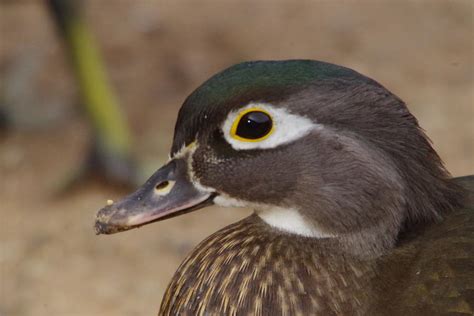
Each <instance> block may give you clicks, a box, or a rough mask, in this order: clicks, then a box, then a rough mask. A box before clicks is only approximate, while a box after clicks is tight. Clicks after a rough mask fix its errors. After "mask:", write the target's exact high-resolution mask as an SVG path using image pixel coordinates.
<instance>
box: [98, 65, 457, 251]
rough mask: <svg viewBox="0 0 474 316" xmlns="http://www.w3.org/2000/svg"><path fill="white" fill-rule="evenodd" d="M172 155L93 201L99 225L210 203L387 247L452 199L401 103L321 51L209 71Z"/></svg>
mask: <svg viewBox="0 0 474 316" xmlns="http://www.w3.org/2000/svg"><path fill="white" fill-rule="evenodd" d="M170 157H171V158H170V161H169V162H168V163H167V164H166V165H165V166H164V167H162V168H161V169H159V170H158V171H157V172H156V173H155V174H154V175H152V176H151V178H150V179H149V180H148V181H147V182H146V183H145V184H144V185H143V186H142V187H141V188H139V189H138V191H136V192H135V193H133V194H131V195H130V196H128V197H126V198H124V199H123V200H122V201H119V202H117V203H114V204H112V205H108V206H106V207H105V208H103V209H102V210H100V211H99V213H98V215H97V221H96V231H97V232H98V233H106V234H108V233H114V232H118V231H123V230H127V229H130V228H134V227H138V226H141V225H144V224H147V223H150V222H153V221H157V220H161V219H165V218H168V217H171V216H176V215H179V214H182V213H185V212H189V211H192V210H195V209H198V208H201V207H203V206H206V205H210V204H213V203H214V204H219V205H223V206H244V207H251V208H253V209H254V210H255V212H256V213H257V215H259V216H260V218H261V219H262V220H263V221H265V222H266V223H268V224H269V225H270V226H272V227H274V228H275V229H278V230H280V231H282V233H289V234H296V235H300V236H304V237H311V238H342V239H347V240H349V241H354V240H363V241H364V243H365V244H367V243H369V244H370V245H371V248H374V249H386V248H387V247H390V246H391V245H393V243H394V242H395V240H396V237H397V235H398V233H399V232H400V231H401V230H402V228H403V227H405V226H406V225H410V224H411V223H417V222H420V221H432V220H436V219H439V218H441V217H442V215H443V212H444V211H447V210H450V209H452V208H453V207H454V206H455V205H456V203H457V201H458V200H459V194H458V193H457V192H459V191H458V188H457V187H455V186H454V184H452V182H451V181H450V180H449V174H448V173H447V171H446V170H445V169H444V167H443V165H442V163H441V161H440V158H439V157H438V155H437V154H436V152H435V151H434V150H433V149H432V147H431V145H430V143H429V141H428V140H427V138H426V136H425V134H424V133H423V131H422V130H421V129H420V127H419V126H418V123H417V120H416V119H415V118H414V117H413V116H412V115H411V114H410V112H409V111H408V109H407V107H406V105H405V104H404V103H403V101H401V100H400V99H399V98H398V97H396V96H395V95H393V94H392V93H390V92H389V91H388V90H387V89H385V88H384V87H383V86H381V85H380V84H379V83H377V82H375V81H374V80H372V79H369V78H367V77H365V76H363V75H361V74H359V73H357V72H355V71H353V70H351V69H348V68H344V67H341V66H337V65H333V64H329V63H324V62H319V61H310V60H289V61H256V62H246V63H241V64H237V65H235V66H232V67H230V68H228V69H226V70H224V71H222V72H221V73H218V74H217V75H215V76H213V77H212V78H210V79H209V80H208V81H206V82H205V83H204V84H203V85H201V86H200V87H198V88H197V89H196V90H195V91H194V92H193V93H192V94H191V95H190V96H189V97H188V98H187V99H186V100H185V102H184V104H183V106H182V107H181V109H180V111H179V115H178V120H177V123H176V127H175V135H174V141H173V145H172V149H171V155H170ZM354 245H356V246H357V245H359V243H352V244H351V247H352V246H354Z"/></svg>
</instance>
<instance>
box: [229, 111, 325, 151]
mask: <svg viewBox="0 0 474 316" xmlns="http://www.w3.org/2000/svg"><path fill="white" fill-rule="evenodd" d="M254 110H255V111H262V112H264V113H267V114H269V115H270V117H271V119H272V124H273V126H272V131H271V133H269V134H268V136H266V137H264V138H262V139H261V140H249V141H245V140H243V139H242V138H241V137H236V136H235V135H234V133H235V126H236V125H238V124H239V122H237V121H236V120H241V119H242V113H248V112H249V111H254ZM321 128H322V125H320V124H316V123H314V122H313V121H311V120H310V119H308V118H307V117H304V116H300V115H296V114H292V113H290V112H289V111H287V110H286V109H283V108H278V107H275V106H272V105H270V104H265V103H249V104H248V105H246V106H245V107H243V108H240V109H238V110H236V111H232V112H230V113H229V115H228V116H227V119H226V120H225V121H224V123H223V124H222V132H223V134H224V138H225V139H226V141H227V142H228V143H229V144H230V145H231V146H232V148H234V149H235V150H249V149H267V148H275V147H277V146H280V145H283V144H287V143H290V142H292V141H295V140H297V139H299V138H301V137H303V136H306V135H307V134H308V133H309V132H311V131H312V130H315V129H321Z"/></svg>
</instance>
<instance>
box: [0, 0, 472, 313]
mask: <svg viewBox="0 0 474 316" xmlns="http://www.w3.org/2000/svg"><path fill="white" fill-rule="evenodd" d="M198 3H199V4H198ZM473 8H474V7H473V2H472V1H470V0H466V1H450V2H446V1H425V2H408V1H392V2H388V1H357V2H355V1H354V2H349V1H332V2H330V1H327V2H326V1H325V2H323V1H320V2H318V1H312V2H307V1H294V2H291V1H260V2H254V1H248V2H242V1H228V2H222V1H217V0H215V1H199V2H196V1H191V0H186V1H185V0H181V1H174V2H166V3H165V2H159V1H151V0H150V1H146V0H142V1H125V0H121V1H114V2H108V1H87V2H86V15H87V19H88V22H90V26H91V29H92V30H93V31H94V33H95V34H96V37H97V39H98V42H99V43H100V47H101V50H102V52H103V54H104V58H105V61H106V64H107V67H108V71H109V73H110V77H111V81H112V83H113V85H114V87H116V90H117V92H118V95H119V97H120V100H121V102H122V104H123V106H124V108H125V110H126V112H127V114H128V115H129V118H130V123H131V126H132V130H133V133H134V136H135V138H136V143H135V152H136V154H137V157H139V158H140V159H141V160H143V161H145V162H150V164H151V165H152V166H153V168H155V167H158V166H159V165H160V162H162V161H163V160H164V159H165V158H166V154H167V150H168V148H169V145H170V141H171V136H172V129H173V124H174V120H175V117H176V113H177V110H178V108H179V105H180V103H181V102H182V100H183V99H184V98H185V96H186V95H187V94H189V92H190V91H191V90H192V89H193V88H194V87H195V86H196V85H197V84H199V83H200V82H202V81H203V80H204V79H206V78H207V77H208V76H210V75H211V74H212V73H214V72H216V71H217V70H219V69H222V68H223V67H225V66H227V65H230V64H233V63H235V62H238V61H241V60H248V59H287V58H312V59H320V60H326V61H331V62H335V63H338V64H343V65H346V66H349V67H351V68H354V69H356V70H358V71H360V72H362V73H365V74H367V75H369V76H370V77H372V78H375V79H377V80H378V81H379V82H381V83H382V84H384V85H385V86H386V87H388V88H389V89H390V90H392V91H393V92H395V93H396V94H397V95H398V96H400V97H401V98H402V99H404V100H405V101H406V102H407V103H408V104H409V106H410V109H411V110H412V111H413V112H414V114H415V115H416V116H417V117H418V118H419V120H420V124H421V125H422V126H423V127H424V128H425V129H426V130H427V133H428V135H430V137H431V138H432V140H433V142H434V145H435V148H436V149H437V150H438V152H439V153H440V155H441V157H442V158H443V159H444V160H445V162H446V164H447V166H448V168H449V169H450V170H451V171H452V173H453V174H454V175H463V174H467V173H474V165H473V163H472V162H473V161H474V124H472V122H473V119H474V103H473V101H474V91H473V83H474V80H473V74H474V72H473V70H474V63H473V56H474V55H473V51H474V50H473V48H474V42H473V39H474V34H473V29H474V23H473V20H474V18H473ZM0 32H1V33H0V75H1V80H0V81H1V82H2V85H4V87H3V88H4V91H3V92H4V93H5V94H6V96H5V95H4V99H6V101H7V102H6V107H7V109H8V111H10V112H9V113H11V115H12V116H13V117H14V120H15V128H14V129H13V131H12V132H10V133H9V134H7V135H4V136H1V135H0V137H2V138H0V148H1V149H0V178H1V182H0V201H1V205H0V211H1V217H0V221H1V222H0V241H1V244H0V264H1V270H0V273H1V274H0V277H1V280H0V281H1V282H0V284H1V285H0V287H1V288H0V290H1V292H0V315H1V316H4V315H36V316H38V315H150V314H154V313H155V312H156V311H157V309H158V306H159V302H160V299H161V296H162V294H163V291H164V290H165V287H166V285H167V282H168V281H169V279H170V277H171V275H172V273H173V272H174V271H175V269H176V268H177V266H178V265H179V263H180V261H181V260H182V259H183V257H184V256H185V255H186V253H188V252H189V250H190V249H191V248H192V247H193V246H194V245H195V244H196V243H198V242H199V241H200V240H202V239H203V238H204V237H205V236H207V235H209V234H211V233H212V232H214V231H215V230H217V229H218V228H219V227H222V226H224V225H226V224H229V223H231V222H233V221H235V220H236V219H238V218H241V217H243V216H245V214H247V213H248V211H245V210H244V211H241V210H235V209H226V210H224V209H217V208H212V209H207V210H202V211H199V212H196V213H194V214H189V215H186V216H183V217H180V218H176V219H171V220H169V221H166V222H161V223H156V224H153V225H150V226H146V227H144V228H142V229H139V230H134V231H130V232H126V233H122V234H117V235H112V236H96V235H94V233H93V230H92V224H93V216H94V214H95V212H96V210H97V209H99V208H100V207H101V206H102V205H103V204H104V203H105V201H106V199H108V198H112V199H117V198H118V197H119V196H120V195H122V194H123V192H117V191H112V190H110V189H107V188H104V187H101V186H99V185H94V184H88V185H87V186H84V187H82V188H80V189H78V190H75V191H74V192H71V193H69V194H67V195H66V196H63V197H61V198H59V197H57V196H55V195H54V192H55V189H56V188H57V186H58V185H59V182H60V180H61V179H63V178H64V176H65V175H66V174H68V173H69V172H71V170H73V169H74V168H75V166H77V165H78V164H79V163H80V161H81V156H82V154H83V152H84V150H85V148H86V144H87V137H88V135H89V132H88V129H87V125H86V123H85V122H84V121H83V120H82V119H81V117H80V116H79V115H77V113H76V112H77V111H76V104H75V97H76V94H77V92H76V91H75V84H74V81H73V80H72V78H71V75H70V73H69V71H70V70H69V68H68V65H67V62H66V60H65V58H64V56H63V55H62V50H61V45H60V43H58V41H57V38H56V36H55V33H54V29H53V28H52V25H51V23H50V21H49V20H48V15H47V14H46V12H45V10H44V8H43V7H42V5H41V1H9V2H8V1H7V2H5V3H4V4H0ZM25 65H26V66H25ZM25 69H26V70H25ZM15 82H20V88H19V89H17V88H15V87H16V85H15V84H14V83H15ZM5 87H6V88H5ZM15 89H17V90H15ZM5 90H8V91H7V92H5ZM12 91H13V92H12ZM15 91H20V93H14V92H15Z"/></svg>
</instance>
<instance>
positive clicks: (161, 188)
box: [155, 180, 175, 195]
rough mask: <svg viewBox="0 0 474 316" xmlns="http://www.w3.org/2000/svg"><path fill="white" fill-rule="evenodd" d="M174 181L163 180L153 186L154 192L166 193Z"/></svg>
mask: <svg viewBox="0 0 474 316" xmlns="http://www.w3.org/2000/svg"><path fill="white" fill-rule="evenodd" d="M174 183H175V181H169V180H165V181H162V182H160V183H158V184H157V185H156V186H155V192H156V193H157V194H158V195H165V194H168V193H169V192H170V191H171V189H172V188H173V186H174Z"/></svg>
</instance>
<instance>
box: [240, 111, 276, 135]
mask: <svg viewBox="0 0 474 316" xmlns="http://www.w3.org/2000/svg"><path fill="white" fill-rule="evenodd" d="M272 129H273V122H272V118H271V116H270V114H268V113H266V112H264V111H261V110H250V111H245V112H244V113H241V114H240V115H239V116H238V117H237V119H236V120H235V122H234V124H233V126H232V130H231V135H232V137H234V138H236V139H239V140H242V141H260V140H263V139H265V138H266V137H267V136H269V135H270V133H271V132H272Z"/></svg>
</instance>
